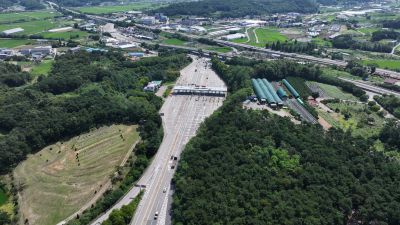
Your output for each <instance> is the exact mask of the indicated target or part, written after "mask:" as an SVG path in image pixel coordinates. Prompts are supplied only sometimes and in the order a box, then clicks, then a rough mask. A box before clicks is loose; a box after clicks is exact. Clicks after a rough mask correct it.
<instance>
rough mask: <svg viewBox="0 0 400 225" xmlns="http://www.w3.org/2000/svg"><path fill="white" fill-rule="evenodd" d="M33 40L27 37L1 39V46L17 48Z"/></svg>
mask: <svg viewBox="0 0 400 225" xmlns="http://www.w3.org/2000/svg"><path fill="white" fill-rule="evenodd" d="M31 42H32V41H30V40H26V39H0V48H15V47H18V46H22V45H28V44H30V43H31Z"/></svg>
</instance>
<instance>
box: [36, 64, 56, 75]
mask: <svg viewBox="0 0 400 225" xmlns="http://www.w3.org/2000/svg"><path fill="white" fill-rule="evenodd" d="M53 62H54V61H53V60H44V61H42V62H40V63H39V64H38V65H35V66H34V67H32V70H31V74H32V75H34V76H39V75H45V76H47V75H48V74H49V72H50V70H51V67H52V65H53Z"/></svg>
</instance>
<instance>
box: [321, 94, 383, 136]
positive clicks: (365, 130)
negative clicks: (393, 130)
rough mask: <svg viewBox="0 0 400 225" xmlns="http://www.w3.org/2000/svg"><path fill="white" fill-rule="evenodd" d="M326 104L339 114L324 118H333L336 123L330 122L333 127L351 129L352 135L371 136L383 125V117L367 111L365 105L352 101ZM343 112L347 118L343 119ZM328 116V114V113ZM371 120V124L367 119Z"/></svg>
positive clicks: (328, 119)
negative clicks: (336, 116) (334, 116)
mask: <svg viewBox="0 0 400 225" xmlns="http://www.w3.org/2000/svg"><path fill="white" fill-rule="evenodd" d="M327 106H328V107H329V108H331V109H332V111H336V110H338V111H339V114H340V116H339V117H338V118H327V119H326V118H325V117H326V115H322V117H323V118H324V119H325V120H327V121H328V122H330V120H332V119H334V120H335V121H337V123H333V124H331V125H332V126H334V127H338V128H342V129H343V130H351V131H352V134H353V135H354V136H363V137H371V136H373V135H378V134H379V132H380V130H381V129H382V128H383V126H384V120H385V119H384V118H382V117H380V116H378V115H377V114H376V113H374V112H371V113H368V112H367V110H366V107H367V106H366V105H365V104H361V103H354V102H341V103H328V104H327ZM343 114H348V115H349V118H348V119H345V117H344V115H343ZM329 116H330V115H329ZM369 120H370V121H371V124H369V123H368V121H369Z"/></svg>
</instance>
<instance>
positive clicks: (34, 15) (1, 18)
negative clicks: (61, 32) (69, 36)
mask: <svg viewBox="0 0 400 225" xmlns="http://www.w3.org/2000/svg"><path fill="white" fill-rule="evenodd" d="M59 15H61V14H60V13H58V12H56V11H50V10H42V11H34V12H14V13H0V24H4V23H14V22H22V21H30V20H43V19H46V18H53V17H55V16H59Z"/></svg>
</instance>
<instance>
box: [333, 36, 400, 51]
mask: <svg viewBox="0 0 400 225" xmlns="http://www.w3.org/2000/svg"><path fill="white" fill-rule="evenodd" d="M376 38H378V36H377V37H376ZM332 45H333V47H335V48H341V49H359V50H363V51H372V52H386V53H390V52H391V51H392V48H393V46H392V45H391V44H385V43H380V42H370V41H358V40H355V39H353V37H352V36H351V35H348V34H346V35H340V36H338V37H335V38H334V39H333V40H332Z"/></svg>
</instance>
